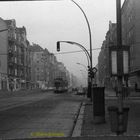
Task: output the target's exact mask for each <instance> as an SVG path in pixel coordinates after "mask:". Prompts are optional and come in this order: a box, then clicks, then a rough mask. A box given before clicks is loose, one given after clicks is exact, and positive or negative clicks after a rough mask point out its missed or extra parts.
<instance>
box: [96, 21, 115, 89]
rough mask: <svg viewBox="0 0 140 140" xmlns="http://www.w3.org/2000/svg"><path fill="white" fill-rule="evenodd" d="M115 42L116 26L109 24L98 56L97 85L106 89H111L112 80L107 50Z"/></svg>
mask: <svg viewBox="0 0 140 140" xmlns="http://www.w3.org/2000/svg"><path fill="white" fill-rule="evenodd" d="M116 42H117V37H116V24H115V23H112V22H111V21H110V22H109V30H108V32H107V33H106V37H105V40H104V41H103V43H102V47H101V51H100V53H99V56H98V84H99V86H105V87H108V88H111V87H113V86H114V85H113V81H114V79H113V78H112V77H111V75H110V59H109V48H110V47H111V46H115V45H116Z"/></svg>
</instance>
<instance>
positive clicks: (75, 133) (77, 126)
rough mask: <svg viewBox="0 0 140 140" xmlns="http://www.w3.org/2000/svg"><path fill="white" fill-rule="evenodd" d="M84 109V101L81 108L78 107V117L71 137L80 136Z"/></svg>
mask: <svg viewBox="0 0 140 140" xmlns="http://www.w3.org/2000/svg"><path fill="white" fill-rule="evenodd" d="M84 111H85V103H83V104H82V106H81V108H80V113H79V115H78V119H77V122H76V124H75V128H74V130H73V133H72V137H80V136H81V130H82V124H83V117H84Z"/></svg>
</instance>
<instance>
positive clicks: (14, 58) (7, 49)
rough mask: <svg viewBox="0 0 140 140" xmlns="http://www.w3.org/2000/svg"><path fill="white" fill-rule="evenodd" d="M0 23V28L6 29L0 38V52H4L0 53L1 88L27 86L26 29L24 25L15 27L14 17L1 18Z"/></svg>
mask: <svg viewBox="0 0 140 140" xmlns="http://www.w3.org/2000/svg"><path fill="white" fill-rule="evenodd" d="M0 23H1V24H2V25H3V27H1V28H2V29H3V28H6V29H7V31H5V32H3V33H2V35H3V37H2V38H1V39H0V44H1V46H0V52H1V53H3V54H4V55H2V54H1V55H0V58H1V59H0V60H1V63H2V67H0V73H1V90H19V89H22V88H29V82H30V58H29V50H28V46H29V42H28V41H27V38H26V29H25V27H22V28H17V27H16V21H15V20H14V19H11V20H3V19H2V18H1V19H0ZM27 71H28V72H27ZM27 77H28V78H27ZM27 81H28V82H27Z"/></svg>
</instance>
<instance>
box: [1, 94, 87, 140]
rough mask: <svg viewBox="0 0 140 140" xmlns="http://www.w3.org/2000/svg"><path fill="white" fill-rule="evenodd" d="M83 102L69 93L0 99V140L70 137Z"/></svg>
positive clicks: (82, 99) (81, 98)
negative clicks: (9, 139) (10, 139)
mask: <svg viewBox="0 0 140 140" xmlns="http://www.w3.org/2000/svg"><path fill="white" fill-rule="evenodd" d="M84 100H85V98H84V97H80V96H76V95H72V94H70V93H63V94H55V93H53V92H41V93H38V94H27V95H26V96H16V97H11V98H1V99H0V110H1V111H0V138H2V139H8V138H13V139H14V138H33V137H43V136H45V137H52V136H53V137H55V136H57V137H62V136H63V137H67V136H70V135H71V133H72V130H73V126H74V120H75V119H76V116H77V113H78V110H79V108H80V105H81V102H82V101H84ZM9 106H10V107H9Z"/></svg>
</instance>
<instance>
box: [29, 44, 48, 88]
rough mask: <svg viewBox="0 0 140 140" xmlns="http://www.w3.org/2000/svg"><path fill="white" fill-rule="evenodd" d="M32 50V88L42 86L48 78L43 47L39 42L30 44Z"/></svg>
mask: <svg viewBox="0 0 140 140" xmlns="http://www.w3.org/2000/svg"><path fill="white" fill-rule="evenodd" d="M30 52H31V82H32V88H39V87H40V88H41V86H42V84H44V82H45V80H46V75H45V60H44V59H43V48H42V47H41V46H39V45H38V44H33V45H30Z"/></svg>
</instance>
